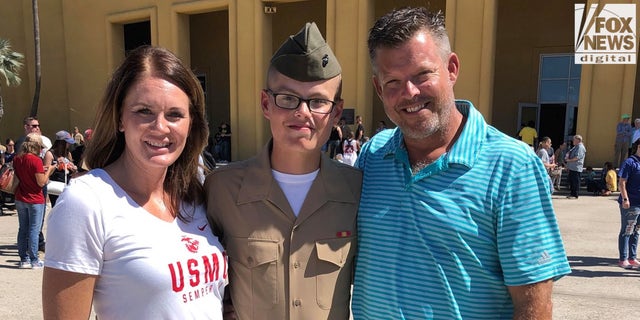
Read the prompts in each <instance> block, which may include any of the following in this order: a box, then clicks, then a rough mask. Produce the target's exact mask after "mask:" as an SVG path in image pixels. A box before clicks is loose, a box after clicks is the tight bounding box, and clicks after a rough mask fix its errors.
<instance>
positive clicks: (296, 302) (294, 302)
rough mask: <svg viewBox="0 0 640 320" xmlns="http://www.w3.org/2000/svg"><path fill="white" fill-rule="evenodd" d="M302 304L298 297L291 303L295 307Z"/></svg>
mask: <svg viewBox="0 0 640 320" xmlns="http://www.w3.org/2000/svg"><path fill="white" fill-rule="evenodd" d="M301 304H302V301H300V300H299V299H297V300H295V301H293V305H294V306H296V307H299V306H300V305H301Z"/></svg>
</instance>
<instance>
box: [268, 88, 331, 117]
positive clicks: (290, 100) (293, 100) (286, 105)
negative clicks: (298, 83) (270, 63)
mask: <svg viewBox="0 0 640 320" xmlns="http://www.w3.org/2000/svg"><path fill="white" fill-rule="evenodd" d="M264 91H265V92H267V93H269V94H270V95H272V96H273V101H274V102H275V103H276V106H278V107H280V108H282V109H287V110H295V109H298V107H299V106H300V104H301V103H302V102H305V103H306V104H307V107H309V111H311V112H313V113H320V114H327V113H331V111H333V107H334V106H335V105H336V102H335V101H331V100H327V99H319V98H312V99H303V98H300V97H298V96H295V95H292V94H287V93H275V92H273V91H271V89H265V90H264Z"/></svg>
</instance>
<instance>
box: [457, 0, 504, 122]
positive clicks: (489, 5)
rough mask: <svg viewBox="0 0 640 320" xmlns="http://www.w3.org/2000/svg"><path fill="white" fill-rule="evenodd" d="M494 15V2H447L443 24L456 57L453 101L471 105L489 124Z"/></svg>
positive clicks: (479, 0) (495, 18) (491, 105)
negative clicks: (465, 101)
mask: <svg viewBox="0 0 640 320" xmlns="http://www.w3.org/2000/svg"><path fill="white" fill-rule="evenodd" d="M497 12H498V1H497V0H478V1H459V0H447V9H446V20H445V21H446V27H447V32H448V33H449V39H450V41H451V50H453V51H454V52H455V53H456V54H458V57H459V58H460V76H459V77H458V81H457V83H456V86H455V94H456V99H466V100H469V101H471V102H473V104H474V105H475V106H476V108H478V110H479V111H480V112H481V113H482V114H483V115H484V117H485V119H486V120H487V122H489V123H490V122H491V114H492V109H493V75H494V69H495V63H494V57H495V50H496V49H495V48H496V44H495V38H496V25H497Z"/></svg>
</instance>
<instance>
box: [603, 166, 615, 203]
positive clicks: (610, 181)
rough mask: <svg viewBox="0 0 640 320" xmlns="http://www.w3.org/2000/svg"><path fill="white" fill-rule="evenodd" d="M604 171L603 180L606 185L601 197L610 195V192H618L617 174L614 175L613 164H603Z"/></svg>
mask: <svg viewBox="0 0 640 320" xmlns="http://www.w3.org/2000/svg"><path fill="white" fill-rule="evenodd" d="M604 170H606V171H605V172H606V174H605V176H604V180H605V183H606V185H607V188H606V189H604V190H602V195H603V196H608V195H611V192H616V191H618V174H617V173H616V170H615V169H614V168H613V164H612V163H611V162H606V163H605V164H604Z"/></svg>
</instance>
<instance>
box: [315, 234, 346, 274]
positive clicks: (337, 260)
mask: <svg viewBox="0 0 640 320" xmlns="http://www.w3.org/2000/svg"><path fill="white" fill-rule="evenodd" d="M354 240H355V238H354V237H348V238H336V239H323V240H318V241H316V251H317V252H318V259H319V260H322V261H327V262H331V263H333V264H335V265H336V266H338V267H342V266H343V265H344V264H345V262H346V261H347V256H348V255H349V249H350V248H351V243H352V242H353V241H354Z"/></svg>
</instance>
